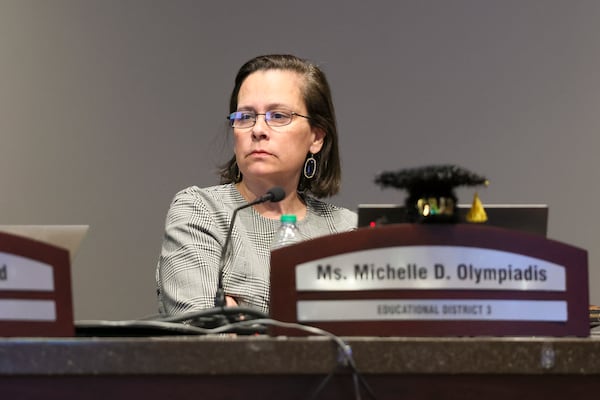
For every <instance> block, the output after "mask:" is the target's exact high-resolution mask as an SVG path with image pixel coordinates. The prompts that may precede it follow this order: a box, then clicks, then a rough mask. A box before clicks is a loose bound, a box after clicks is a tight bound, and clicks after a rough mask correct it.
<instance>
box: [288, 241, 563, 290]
mask: <svg viewBox="0 0 600 400" xmlns="http://www.w3.org/2000/svg"><path fill="white" fill-rule="evenodd" d="M565 276H566V275H565V267H564V266H562V265H558V264H555V263H552V262H549V261H546V260H541V259H538V258H535V257H528V256H525V255H521V254H516V253H511V252H506V251H500V250H494V249H484V248H477V247H465V246H397V247H388V248H383V249H369V250H361V251H354V252H350V253H344V254H338V255H335V256H332V257H326V258H321V259H317V260H311V261H309V262H305V263H302V264H299V265H298V266H297V267H296V290H298V291H340V290H344V291H346V290H353V291H356V290H358V291H360V290H388V289H439V290H444V289H452V290H454V289H469V290H520V291H557V292H564V291H565V289H566V277H565Z"/></svg>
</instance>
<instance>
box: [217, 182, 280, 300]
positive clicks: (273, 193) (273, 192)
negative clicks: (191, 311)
mask: <svg viewBox="0 0 600 400" xmlns="http://www.w3.org/2000/svg"><path fill="white" fill-rule="evenodd" d="M284 197H285V191H284V190H283V189H282V188H281V187H279V186H275V187H272V188H271V189H269V190H268V191H267V193H265V194H264V195H262V196H260V197H258V198H257V199H256V200H254V201H251V202H250V203H248V204H244V205H243V206H240V207H238V208H236V209H235V210H233V215H232V216H231V222H230V223H229V230H228V231H227V236H226V237H225V244H224V245H223V247H222V248H221V259H220V262H219V285H218V287H217V294H216V295H215V307H223V306H225V288H224V287H223V269H224V268H225V260H226V259H227V256H228V255H229V247H230V245H229V243H230V242H231V232H232V231H233V225H234V223H235V217H236V216H237V213H238V211H240V210H243V209H244V208H248V207H251V206H254V205H257V204H260V203H266V202H268V201H270V202H272V203H277V202H279V201H281V200H283V198H284Z"/></svg>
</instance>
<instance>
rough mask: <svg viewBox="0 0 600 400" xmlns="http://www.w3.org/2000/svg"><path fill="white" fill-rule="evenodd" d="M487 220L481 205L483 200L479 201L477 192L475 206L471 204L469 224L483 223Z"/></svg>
mask: <svg viewBox="0 0 600 400" xmlns="http://www.w3.org/2000/svg"><path fill="white" fill-rule="evenodd" d="M487 219H488V218H487V214H486V212H485V209H484V208H483V204H482V203H481V200H479V195H478V194H477V192H475V195H474V196H473V204H471V209H470V210H469V212H468V213H467V222H474V223H483V222H486V221H487Z"/></svg>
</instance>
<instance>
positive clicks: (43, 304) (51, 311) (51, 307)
mask: <svg viewBox="0 0 600 400" xmlns="http://www.w3.org/2000/svg"><path fill="white" fill-rule="evenodd" d="M0 321H49V322H50V321H56V303H55V302H54V301H52V300H23V299H20V300H17V299H0Z"/></svg>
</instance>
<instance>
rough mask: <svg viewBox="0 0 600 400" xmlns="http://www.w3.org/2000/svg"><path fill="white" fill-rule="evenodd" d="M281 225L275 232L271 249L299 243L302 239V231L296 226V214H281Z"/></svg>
mask: <svg viewBox="0 0 600 400" xmlns="http://www.w3.org/2000/svg"><path fill="white" fill-rule="evenodd" d="M280 220H281V226H280V227H279V229H278V230H277V232H275V236H274V237H273V242H272V243H271V250H275V249H279V248H281V247H284V246H287V245H290V244H294V243H298V242H299V241H300V232H299V231H298V226H296V216H295V215H293V214H283V215H282V216H281V219H280Z"/></svg>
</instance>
